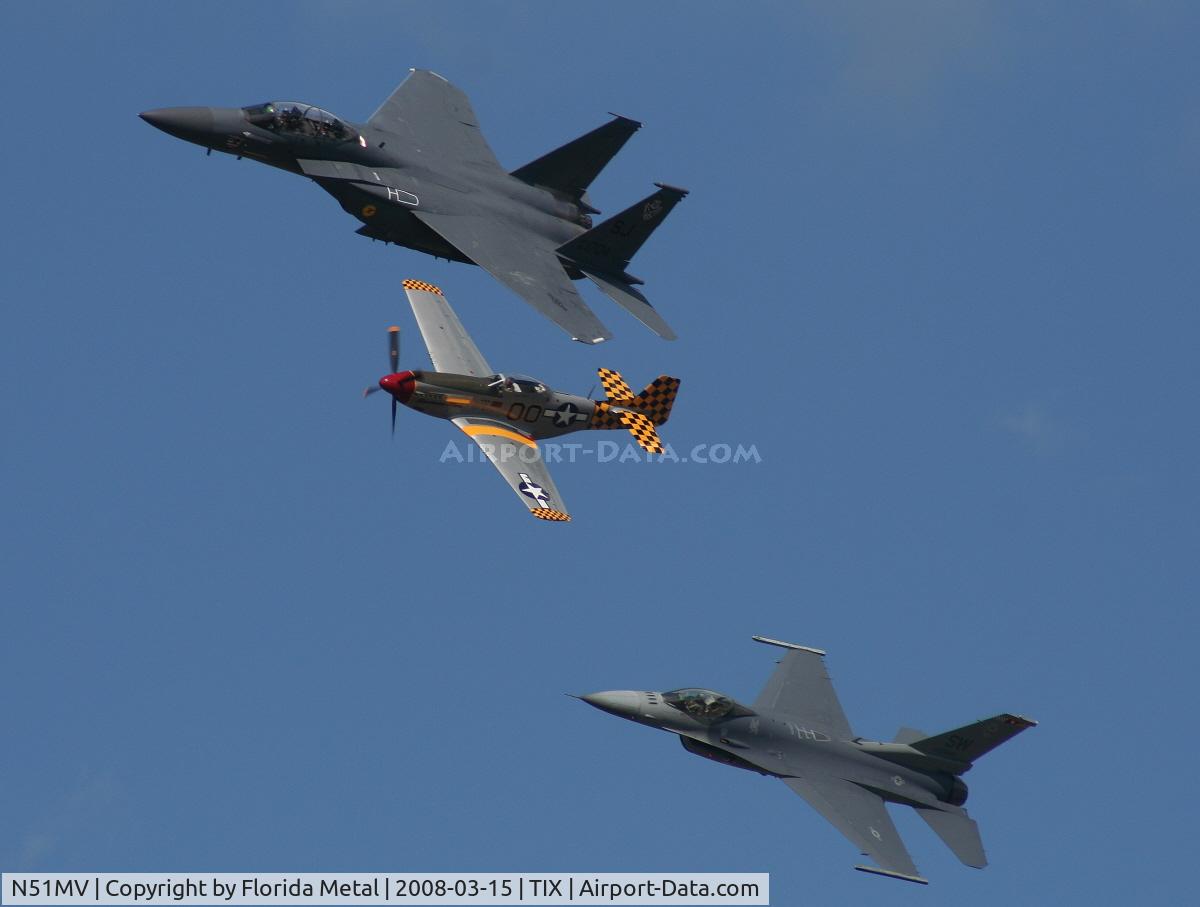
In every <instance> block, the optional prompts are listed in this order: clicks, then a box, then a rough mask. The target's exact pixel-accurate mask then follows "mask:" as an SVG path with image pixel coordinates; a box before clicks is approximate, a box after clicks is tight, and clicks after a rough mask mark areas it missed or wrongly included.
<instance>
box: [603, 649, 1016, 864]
mask: <svg viewBox="0 0 1200 907" xmlns="http://www.w3.org/2000/svg"><path fill="white" fill-rule="evenodd" d="M754 639H755V640H757V641H758V642H763V643H767V644H769V645H773V646H781V647H782V648H784V649H787V650H788V651H787V654H786V655H784V656H783V658H782V659H781V660H780V662H779V667H777V668H776V669H775V673H774V674H772V675H771V678H770V680H768V681H767V685H766V687H764V688H763V691H762V692H761V693H759V694H758V698H757V699H755V700H754V702H753V703H752V704H751V705H749V706H745V705H742V704H741V703H738V702H735V701H734V700H733V699H731V698H730V697H728V696H724V695H722V694H721V693H717V692H714V691H712V690H702V689H682V690H672V691H671V692H669V693H644V692H637V691H632V690H612V691H608V692H603V693H592V694H590V695H587V696H583V697H580V698H582V699H583V701H584V702H586V703H588V704H590V705H593V706H595V707H596V708H598V709H601V710H603V711H605V712H609V713H611V714H613V715H617V716H619V717H621V718H628V719H629V720H630V721H636V722H638V723H639V724H645V725H649V726H650V727H654V728H658V729H660V730H664V731H670V732H671V733H673V734H678V735H679V742H680V743H682V744H683V748H684V749H686V750H687V751H688V752H690V753H695V754H696V755H697V756H703V757H704V758H705V759H711V760H712V761H714V762H719V763H721V764H722V765H729V766H733V767H734V768H744V769H748V770H749V771H752V772H758V773H759V774H761V775H770V776H773V777H776V778H780V779H782V780H783V783H784V784H786V785H787V786H788V787H790V788H791V789H792V790H793V791H795V792H796V793H797V794H799V795H800V796H801V797H803V798H804V799H805V800H807V801H808V803H809V805H810V806H812V807H813V809H815V810H816V811H817V812H819V813H820V814H821V815H822V816H824V817H825V818H826V819H828V820H829V821H830V822H832V823H833V825H834V826H835V827H836V828H837V829H838V831H840V832H841V833H842V834H844V835H845V836H846V837H847V838H849V839H850V841H851V842H852V843H853V844H854V845H855V846H856V847H858V849H859V850H860V851H862V853H863V854H865V855H867V856H870V857H872V858H873V859H874V860H875V862H876V863H878V864H879V865H878V866H877V867H876V866H855V867H854V868H855V869H859V870H862V871H863V872H873V873H878V874H879V875H885V876H891V877H892V878H897V879H904V880H906V881H909V882H919V883H921V884H923V885H924V884H928V882H926V880H925V879H923V878H921V876H920V875H919V874H918V873H917V867H916V866H915V865H914V864H913V861H912V858H911V857H910V856H909V855H908V851H907V850H906V849H905V847H904V842H903V841H902V840H901V839H900V835H899V834H898V833H897V832H896V827H895V825H893V824H892V820H891V818H890V817H889V816H888V813H887V809H886V807H885V805H884V804H886V803H897V804H900V805H903V806H911V807H912V808H913V809H915V810H916V811H917V815H919V816H920V817H921V818H922V819H924V820H925V821H926V822H927V823H928V824H929V827H930V828H932V829H933V830H934V832H935V833H936V834H937V835H938V837H940V838H941V839H942V840H943V841H944V842H945V843H946V845H947V846H948V847H949V848H950V849H951V850H952V851H954V855H955V856H956V857H958V858H959V859H960V860H961V861H962V862H963V863H965V864H966V865H968V866H974V867H976V868H980V869H981V868H983V867H984V866H986V865H987V858H986V857H985V856H984V853H983V843H982V841H981V840H980V837H979V828H978V826H977V825H976V824H975V820H974V819H972V818H971V817H970V816H969V815H967V811H966V810H965V809H963V808H962V805H963V803H965V802H966V800H967V786H966V784H964V783H963V780H962V778H961V775H963V774H964V773H965V772H966V771H967V770H969V769H970V768H971V766H972V764H974V763H975V761H976V760H978V759H979V757H980V756H983V755H984V754H986V753H989V752H991V751H992V750H993V749H995V748H996V747H998V746H999V745H1000V744H1001V743H1004V742H1005V741H1006V740H1009V739H1011V738H1013V737H1015V736H1016V735H1017V734H1019V733H1021V731H1023V730H1025V729H1026V728H1028V727H1033V726H1034V725H1035V724H1036V723H1037V722H1035V721H1031V720H1029V719H1028V718H1022V717H1020V716H1019V715H997V716H996V717H994V718H986V719H984V720H983V721H977V722H975V723H974V724H968V725H966V726H965V727H960V728H955V729H954V730H952V731H946V732H945V733H944V734H933V735H928V734H925V733H923V732H921V731H915V730H913V729H912V728H901V729H900V731H899V733H898V734H897V735H896V739H895V740H894V741H892V742H891V743H881V742H879V741H875V740H865V739H863V738H862V737H858V736H856V735H855V734H854V732H853V731H852V730H851V729H850V723H849V722H848V721H847V720H846V715H845V713H844V712H843V711H842V707H841V704H840V703H839V702H838V698H837V694H836V693H835V692H834V690H833V684H832V683H831V682H830V680H829V675H828V674H827V673H826V671H825V664H824V661H823V657H824V655H825V653H824V652H822V651H821V650H820V649H810V648H808V647H806V646H798V645H795V644H794V643H788V642H780V641H779V640H777V639H767V638H765V637H762V636H755V637H754Z"/></svg>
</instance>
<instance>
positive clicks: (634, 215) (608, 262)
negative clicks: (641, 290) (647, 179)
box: [558, 183, 688, 302]
mask: <svg viewBox="0 0 1200 907" xmlns="http://www.w3.org/2000/svg"><path fill="white" fill-rule="evenodd" d="M654 185H656V186H658V191H657V192H655V193H654V194H653V195H650V196H647V197H646V198H644V199H642V200H641V201H640V202H638V203H637V204H636V205H631V206H630V207H628V208H626V209H625V210H624V211H622V212H621V213H620V214H617V215H615V216H613V217H610V218H609V219H608V220H606V221H605V222H604V223H602V224H600V226H598V227H593V228H592V229H590V230H588V231H587V232H586V233H581V234H580V235H579V236H576V237H575V238H574V239H572V240H571V241H570V242H565V243H563V244H562V245H561V246H559V247H558V254H559V257H561V258H564V259H566V260H567V261H568V262H570V263H571V264H574V265H575V266H576V267H578V268H579V270H581V271H593V272H596V273H600V274H620V275H622V279H624V280H625V281H626V282H627V283H633V282H635V281H636V279H635V278H630V277H629V276H628V275H626V274H625V273H624V272H625V269H626V268H628V267H629V260H630V259H631V258H633V256H634V255H636V254H637V251H638V249H640V248H641V247H642V244H643V243H644V242H645V241H646V240H647V239H649V238H650V234H651V233H653V232H654V230H655V229H656V228H657V227H658V225H659V224H661V223H662V222H663V220H664V219H665V218H666V216H667V215H668V214H670V213H671V209H672V208H674V207H675V206H676V205H677V204H679V202H680V201H681V200H682V199H684V198H685V197H686V196H687V194H688V193H687V190H686V189H677V188H675V187H674V186H668V185H666V184H665V183H655V184H654ZM601 289H603V288H601ZM619 301H620V300H618V302H619Z"/></svg>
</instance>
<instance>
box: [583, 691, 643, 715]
mask: <svg viewBox="0 0 1200 907" xmlns="http://www.w3.org/2000/svg"><path fill="white" fill-rule="evenodd" d="M579 698H580V699H582V700H583V701H584V702H586V703H587V704H588V705H590V706H595V707H596V708H598V709H599V710H600V711H602V712H608V713H609V714H610V715H617V716H619V717H621V718H632V717H634V716H635V715H637V714H638V713H639V709H640V707H641V704H642V694H641V693H635V692H633V691H632V690H606V691H605V692H602V693H588V694H587V695H586V696H580V697H579Z"/></svg>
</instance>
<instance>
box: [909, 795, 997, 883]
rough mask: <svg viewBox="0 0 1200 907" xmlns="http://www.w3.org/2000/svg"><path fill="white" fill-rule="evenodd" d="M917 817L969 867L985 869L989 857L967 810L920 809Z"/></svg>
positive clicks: (977, 827) (976, 826)
mask: <svg viewBox="0 0 1200 907" xmlns="http://www.w3.org/2000/svg"><path fill="white" fill-rule="evenodd" d="M917 815H918V816H920V817H921V818H922V819H924V820H925V824H926V825H928V826H929V827H930V828H932V829H933V832H934V834H936V835H937V836H938V837H939V838H941V839H942V842H943V843H944V844H945V845H946V846H947V847H949V848H950V849H951V850H952V851H954V855H955V856H956V857H958V858H959V859H960V860H961V861H962V862H963V863H965V864H966V865H967V866H973V867H974V868H975V869H983V867H985V866H987V856H986V855H985V854H984V852H983V840H982V839H981V838H980V837H979V826H978V825H976V824H975V820H974V819H972V818H971V817H970V816H968V815H967V811H966V810H965V809H955V810H954V811H953V812H952V811H950V810H941V809H932V808H929V807H918V808H917Z"/></svg>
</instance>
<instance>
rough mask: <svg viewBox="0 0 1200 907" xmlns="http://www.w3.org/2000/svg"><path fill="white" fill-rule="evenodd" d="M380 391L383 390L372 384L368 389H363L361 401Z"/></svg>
mask: <svg viewBox="0 0 1200 907" xmlns="http://www.w3.org/2000/svg"><path fill="white" fill-rule="evenodd" d="M381 390H383V388H382V387H380V386H379V385H378V384H372V385H371V386H370V387H364V388H363V399H364V400H365V399H366V398H367V397H369V396H371V394H373V393H375V392H376V391H381Z"/></svg>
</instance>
